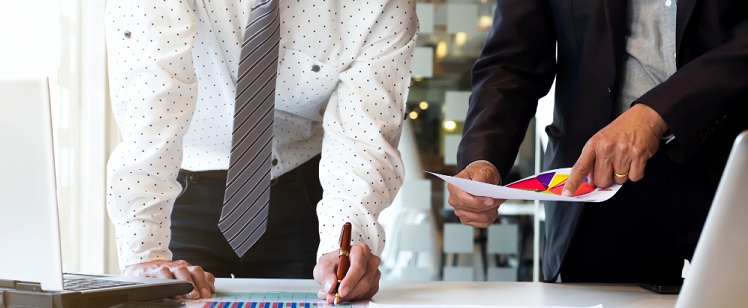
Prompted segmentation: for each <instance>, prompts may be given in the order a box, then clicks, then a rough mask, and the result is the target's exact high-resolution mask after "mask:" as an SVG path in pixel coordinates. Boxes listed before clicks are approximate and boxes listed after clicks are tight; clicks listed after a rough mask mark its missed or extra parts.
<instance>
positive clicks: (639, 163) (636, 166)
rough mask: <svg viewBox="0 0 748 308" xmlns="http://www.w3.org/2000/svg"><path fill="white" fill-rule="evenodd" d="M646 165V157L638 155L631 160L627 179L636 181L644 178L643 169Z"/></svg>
mask: <svg viewBox="0 0 748 308" xmlns="http://www.w3.org/2000/svg"><path fill="white" fill-rule="evenodd" d="M646 165H647V159H646V158H642V157H640V158H639V159H634V160H633V161H631V166H629V180H631V181H633V182H636V181H639V180H641V179H643V178H644V169H645V167H646Z"/></svg>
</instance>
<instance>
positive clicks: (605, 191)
mask: <svg viewBox="0 0 748 308" xmlns="http://www.w3.org/2000/svg"><path fill="white" fill-rule="evenodd" d="M570 171H571V168H560V169H554V170H549V171H544V172H541V173H538V174H536V175H533V176H530V177H527V178H524V179H522V180H519V181H517V182H520V181H524V180H527V179H530V178H533V177H536V176H538V175H540V174H546V173H549V172H556V173H558V174H569V172H570ZM427 172H428V171H427ZM428 173H431V174H433V175H435V176H437V177H439V178H441V179H442V180H444V181H446V182H447V183H450V184H452V185H454V186H457V187H459V188H460V189H462V190H464V191H466V192H468V193H470V194H472V195H474V196H479V197H491V198H494V199H506V200H540V201H583V202H602V201H605V200H608V199H610V198H611V197H613V195H615V194H616V192H618V189H620V188H621V185H620V184H613V185H611V186H610V187H606V188H600V187H598V188H595V190H594V191H592V192H590V193H587V194H584V195H579V196H575V197H565V196H561V195H556V194H552V193H548V192H538V191H531V190H524V189H516V188H509V187H506V186H499V185H492V184H488V183H483V182H477V181H471V180H466V179H461V178H456V177H452V176H448V175H443V174H438V173H434V172H428ZM517 182H513V183H517ZM513 183H510V184H508V185H511V184H513Z"/></svg>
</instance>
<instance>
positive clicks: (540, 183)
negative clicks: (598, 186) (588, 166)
mask: <svg viewBox="0 0 748 308" xmlns="http://www.w3.org/2000/svg"><path fill="white" fill-rule="evenodd" d="M568 178H569V174H565V173H557V172H555V171H551V172H546V173H540V174H538V175H536V176H533V177H529V178H526V179H522V180H519V181H517V182H514V183H511V184H509V185H507V187H510V188H517V189H522V190H530V191H535V192H542V193H548V194H554V195H559V196H560V195H561V191H562V190H563V189H564V185H565V184H566V179H568ZM594 190H595V187H593V186H592V185H590V183H589V180H588V178H585V179H584V182H583V183H582V184H581V185H579V188H578V189H577V192H576V193H575V194H574V196H575V197H576V196H581V195H585V194H589V193H591V192H593V191H594Z"/></svg>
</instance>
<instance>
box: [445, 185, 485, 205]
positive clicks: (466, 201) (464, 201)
mask: <svg viewBox="0 0 748 308" xmlns="http://www.w3.org/2000/svg"><path fill="white" fill-rule="evenodd" d="M447 190H448V191H449V198H448V199H447V202H449V204H450V205H451V206H452V207H454V208H469V209H474V210H483V209H485V208H486V206H494V205H496V200H495V199H493V198H490V197H479V196H473V195H471V194H470V193H468V192H466V191H464V190H462V189H460V188H458V187H457V186H454V185H452V184H448V185H447Z"/></svg>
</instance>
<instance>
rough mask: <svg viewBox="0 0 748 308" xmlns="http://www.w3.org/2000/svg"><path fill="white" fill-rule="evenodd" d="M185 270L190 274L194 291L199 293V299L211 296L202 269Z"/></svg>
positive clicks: (206, 278) (197, 267)
mask: <svg viewBox="0 0 748 308" xmlns="http://www.w3.org/2000/svg"><path fill="white" fill-rule="evenodd" d="M187 269H188V270H189V272H190V276H191V277H192V283H193V284H194V285H195V289H196V290H198V291H199V292H200V297H209V296H210V294H211V291H210V290H211V288H210V283H209V282H208V277H206V273H205V271H203V268H202V267H200V266H190V267H188V268H187Z"/></svg>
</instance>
